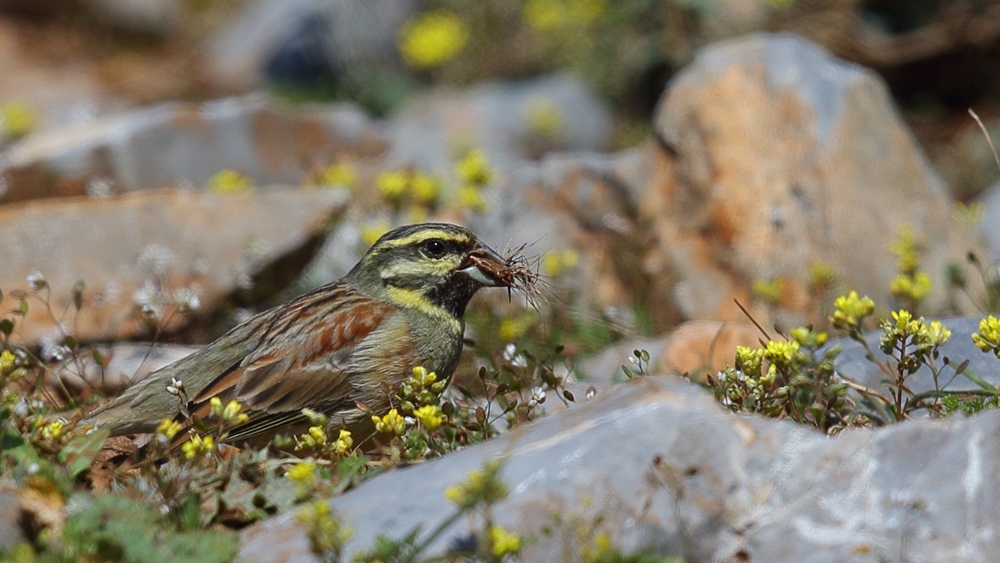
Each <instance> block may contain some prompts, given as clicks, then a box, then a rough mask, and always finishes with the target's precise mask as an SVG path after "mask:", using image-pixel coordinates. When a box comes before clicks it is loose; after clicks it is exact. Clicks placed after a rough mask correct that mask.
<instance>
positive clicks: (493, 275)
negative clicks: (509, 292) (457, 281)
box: [458, 243, 509, 287]
mask: <svg viewBox="0 0 1000 563" xmlns="http://www.w3.org/2000/svg"><path fill="white" fill-rule="evenodd" d="M506 269H507V261H506V260H504V259H503V258H501V257H500V255H499V254H497V253H496V251H495V250H493V249H492V248H490V247H488V246H486V245H485V244H482V243H480V244H479V246H478V247H476V248H475V249H474V250H472V251H471V252H469V253H468V254H467V255H466V256H465V259H464V260H462V264H461V266H460V267H459V270H458V271H459V272H462V273H463V274H465V275H467V276H469V277H470V278H472V279H473V280H475V281H477V282H479V283H481V284H483V285H485V286H487V287H498V286H507V285H509V284H508V283H507V282H505V281H504V280H503V279H502V278H501V277H499V276H500V274H501V273H502V272H504V271H506Z"/></svg>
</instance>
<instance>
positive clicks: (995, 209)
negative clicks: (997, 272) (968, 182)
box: [979, 182, 1000, 266]
mask: <svg viewBox="0 0 1000 563" xmlns="http://www.w3.org/2000/svg"><path fill="white" fill-rule="evenodd" d="M979 201H980V202H981V203H982V204H983V217H982V220H981V222H980V224H979V230H980V232H982V234H983V236H985V237H986V241H987V242H988V243H989V247H990V250H991V252H990V254H989V256H988V257H984V258H985V260H984V261H989V262H990V263H991V264H992V265H994V266H995V265H997V264H1000V182H997V183H995V184H993V185H992V186H990V187H989V188H987V189H986V190H985V191H984V192H983V193H982V195H980V196H979Z"/></svg>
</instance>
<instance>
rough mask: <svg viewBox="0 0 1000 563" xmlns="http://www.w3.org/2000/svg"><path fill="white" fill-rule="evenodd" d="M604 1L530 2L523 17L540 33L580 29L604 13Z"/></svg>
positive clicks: (564, 0) (535, 0)
mask: <svg viewBox="0 0 1000 563" xmlns="http://www.w3.org/2000/svg"><path fill="white" fill-rule="evenodd" d="M604 4H605V1H604V0H528V1H527V2H526V3H525V4H524V9H523V11H522V12H521V17H522V18H523V19H524V22H525V23H527V24H528V25H529V26H530V27H531V28H532V29H534V30H535V31H538V32H539V33H545V34H552V33H560V32H564V31H568V30H574V29H580V28H581V27H585V26H586V25H588V24H590V23H591V22H593V21H594V20H596V19H597V18H598V17H599V16H600V15H601V14H602V13H603V12H604Z"/></svg>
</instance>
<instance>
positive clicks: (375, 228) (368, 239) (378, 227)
mask: <svg viewBox="0 0 1000 563" xmlns="http://www.w3.org/2000/svg"><path fill="white" fill-rule="evenodd" d="M390 228H391V227H390V226H389V223H386V222H385V221H379V222H378V223H374V224H372V225H366V226H364V227H363V228H362V229H361V241H362V242H363V243H364V244H365V246H366V247H368V246H372V245H373V244H375V243H376V242H378V239H380V238H382V235H384V234H386V233H388V232H389V229H390Z"/></svg>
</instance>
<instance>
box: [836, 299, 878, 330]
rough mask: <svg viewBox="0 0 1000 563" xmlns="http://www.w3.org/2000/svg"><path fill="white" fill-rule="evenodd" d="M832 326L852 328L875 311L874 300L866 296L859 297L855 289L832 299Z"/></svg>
mask: <svg viewBox="0 0 1000 563" xmlns="http://www.w3.org/2000/svg"><path fill="white" fill-rule="evenodd" d="M833 308H834V311H833V317H831V319H830V320H831V321H832V322H833V326H835V327H838V328H854V327H857V326H859V324H860V323H861V321H862V320H863V319H864V318H865V317H867V316H869V315H871V314H872V313H873V312H875V302H874V301H872V300H871V299H869V298H868V297H867V296H865V297H859V296H858V292H857V291H851V292H850V293H848V294H847V295H841V296H840V297H838V298H836V299H835V300H834V301H833Z"/></svg>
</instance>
